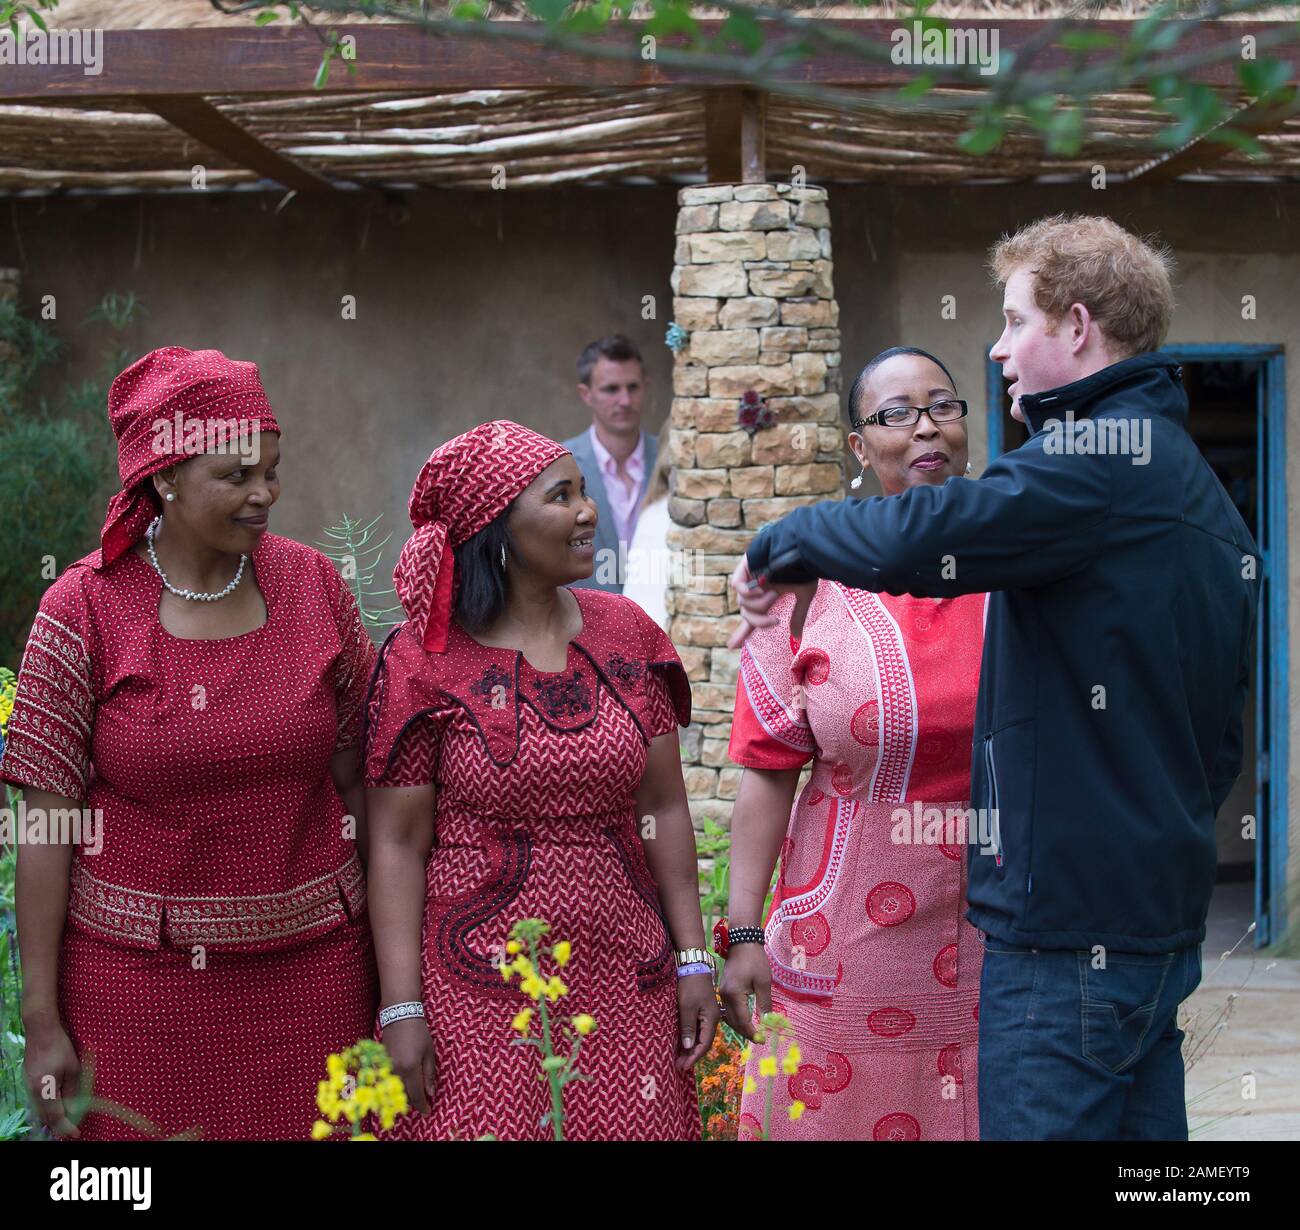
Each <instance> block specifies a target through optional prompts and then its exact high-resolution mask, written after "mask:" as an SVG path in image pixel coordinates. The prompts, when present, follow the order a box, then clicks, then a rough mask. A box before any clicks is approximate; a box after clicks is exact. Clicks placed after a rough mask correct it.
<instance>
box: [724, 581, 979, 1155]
mask: <svg viewBox="0 0 1300 1230" xmlns="http://www.w3.org/2000/svg"><path fill="white" fill-rule="evenodd" d="M985 602H986V595H984V594H970V595H966V596H963V597H960V598H952V599H941V600H935V599H931V598H915V597H912V596H910V595H903V596H901V597H895V596H892V595H889V594H872V593H867V592H866V591H864V590H856V589H848V588H846V587H845V586H843V585H839V584H837V583H835V582H830V581H823V582H821V583H820V584H819V585H818V587H817V593H816V596H815V598H814V599H813V602H812V605H811V607H810V608H809V611H808V615H807V618H806V619H805V622H804V629H803V637H802V639H801V640H800V641H798V642H795V641H794V639H793V637H791V635H790V613H791V611H792V609H793V605H794V598H793V596H792V595H786V596H784V597H782V598H781V599H780V601H779V602H778V603H777V605H776V606H775V607H774V608H773V610H774V611H775V612H776V613H777V614H778V615H779V616H781V617H782V618H780V619H779V620H778V622H777V623H776V624H774V625H772V626H770V627H768V628H763V629H760V630H758V631H756V632H755V633H753V634H752V635H751V636H750V638H749V640H748V642H746V645H745V648H744V650H743V651H742V653H741V657H740V672H739V680H738V683H737V689H736V715H735V722H734V724H733V726H732V734H731V747H730V754H731V758H732V759H733V760H734V761H735V762H736V763H737V764H741V765H746V766H753V767H755V768H765V769H788V768H798V767H802V766H803V765H806V764H808V763H809V762H811V764H812V776H811V778H810V780H809V781H808V783H807V785H806V786H805V787H804V789H803V790H802V791H801V792H800V793H799V796H798V797H797V799H796V800H795V804H794V808H793V810H792V812H791V816H790V827H789V831H788V834H787V837H786V841H785V843H784V845H783V847H782V851H781V863H780V877H779V880H778V884H777V888H776V891H775V893H774V894H773V900H772V908H771V910H770V912H769V914H768V917H767V919H766V920H765V932H766V948H767V954H768V958H769V960H770V962H771V965H772V983H773V986H772V999H773V1008H774V1009H775V1010H776V1011H779V1012H783V1013H785V1015H786V1016H788V1017H789V1018H790V1020H791V1022H792V1023H793V1026H794V1034H795V1039H796V1040H797V1042H798V1044H799V1048H800V1051H801V1054H802V1062H801V1064H800V1067H799V1071H798V1073H797V1074H796V1075H794V1076H789V1077H787V1076H784V1075H781V1076H778V1077H777V1079H776V1084H775V1090H774V1098H773V1109H772V1115H771V1122H770V1132H771V1135H772V1137H774V1138H777V1139H795V1140H799V1139H802V1140H972V1139H976V1138H977V1137H978V1134H979V1120H978V1113H977V1102H976V1088H975V1083H976V1077H977V1070H978V1064H977V1056H978V1050H977V1040H978V1036H979V1024H978V1004H979V976H980V963H981V957H982V951H981V948H980V944H979V939H978V936H977V934H976V931H975V929H974V928H973V927H972V926H971V925H970V923H968V922H967V921H966V919H965V917H964V914H965V910H966V846H965V845H964V844H962V840H963V838H962V836H961V832H962V830H961V829H960V828H957V829H956V830H955V832H954V831H949V832H947V833H945V832H944V830H943V827H942V825H939V826H934V827H932V828H931V830H930V834H929V835H930V836H931V837H932V838H933V839H934V840H930V841H925V840H923V841H921V842H919V843H918V842H915V841H913V840H912V838H914V837H915V836H917V835H918V831H917V825H916V824H914V822H913V819H912V817H913V815H914V811H913V809H914V805H915V803H916V802H917V801H921V802H922V804H923V806H924V807H927V808H939V809H942V810H943V812H944V814H945V816H946V814H947V809H949V808H962V809H964V808H966V807H968V806H969V795H970V757H971V737H972V730H973V724H974V718H975V693H976V689H977V687H978V684H979V668H980V657H981V654H982V652H983V642H984V608H985ZM898 809H902V810H901V811H898ZM896 812H897V813H898V814H896ZM904 814H905V815H906V817H907V822H906V827H905V829H900V828H899V827H898V826H899V821H900V819H902V818H903V816H904ZM933 818H934V816H933V814H931V815H930V816H928V817H927V816H926V815H925V813H922V819H923V820H924V819H930V820H933ZM953 818H954V821H958V820H959V817H957V816H954V817H953ZM737 820H742V821H743V817H737ZM904 832H905V833H906V835H907V837H908V839H909V840H908V841H907V842H902V841H899V840H896V837H897V836H899V835H901V834H902V833H904ZM977 833H978V828H977ZM919 835H921V836H922V837H925V836H926V832H925V829H924V827H922V828H921V829H920V833H919ZM946 836H956V837H957V840H956V841H955V842H950V843H944V842H943V841H942V840H941V838H943V837H946ZM766 1053H769V1052H766V1051H765V1050H763V1049H762V1048H759V1047H757V1046H756V1047H755V1048H754V1053H753V1057H752V1058H751V1061H750V1065H749V1068H748V1075H751V1076H753V1077H754V1078H755V1080H756V1081H757V1084H758V1088H757V1090H756V1092H754V1093H751V1094H747V1095H745V1097H744V1098H743V1099H742V1105H741V1123H740V1136H741V1138H742V1139H752V1138H755V1137H757V1136H758V1135H759V1134H760V1130H761V1125H762V1121H763V1113H764V1099H765V1096H766V1090H767V1081H766V1079H765V1078H763V1077H761V1076H760V1075H759V1071H758V1061H759V1059H760V1058H761V1057H762V1055H764V1054H766ZM795 1099H798V1100H799V1101H801V1102H802V1103H803V1104H804V1106H805V1110H804V1113H803V1115H802V1117H801V1118H800V1119H798V1120H797V1121H791V1120H790V1119H789V1116H788V1111H789V1108H790V1105H791V1103H792V1101H794V1100H795Z"/></svg>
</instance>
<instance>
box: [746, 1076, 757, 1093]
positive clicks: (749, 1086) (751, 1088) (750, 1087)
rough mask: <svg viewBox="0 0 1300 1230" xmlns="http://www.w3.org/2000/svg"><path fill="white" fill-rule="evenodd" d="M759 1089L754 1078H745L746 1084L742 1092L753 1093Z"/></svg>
mask: <svg viewBox="0 0 1300 1230" xmlns="http://www.w3.org/2000/svg"><path fill="white" fill-rule="evenodd" d="M757 1089H758V1082H757V1081H756V1080H755V1079H754V1078H753V1077H752V1076H747V1077H745V1084H744V1087H743V1090H742V1092H744V1093H753V1092H755V1091H756V1090H757Z"/></svg>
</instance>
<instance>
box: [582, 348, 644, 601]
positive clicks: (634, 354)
mask: <svg viewBox="0 0 1300 1230" xmlns="http://www.w3.org/2000/svg"><path fill="white" fill-rule="evenodd" d="M578 396H579V397H581V398H582V400H583V401H584V402H586V404H587V405H588V407H590V409H591V427H590V428H589V429H588V430H586V431H584V432H582V433H581V434H580V435H576V436H574V437H573V438H572V439H569V440H565V441H564V447H565V448H567V449H568V450H569V451H570V452H571V453H572V454H573V458H574V460H575V461H576V462H577V463H578V468H579V469H580V470H581V471H582V473H583V477H584V478H586V480H587V494H588V495H590V496H591V498H592V499H593V500H595V502H596V508H597V510H598V511H599V513H600V516H599V519H598V520H597V522H596V568H595V571H594V572H593V573H592V575H591V577H589V578H588V579H587V580H585V581H576V582H574V586H575V588H576V587H585V588H591V589H603V590H607V591H608V592H610V593H615V594H621V593H622V592H623V582H624V581H625V580H626V579H627V550H628V545H629V544H630V543H631V541H632V534H633V532H634V531H635V530H636V521H637V513H638V510H639V509H640V506H641V497H642V496H643V495H644V494H645V488H646V481H647V479H648V478H649V475H650V471H651V470H653V469H654V464H655V457H656V455H657V454H658V451H659V438H658V437H657V436H650V435H646V433H645V432H643V431H642V430H641V402H642V399H643V398H644V397H645V364H644V363H643V362H642V361H641V352H640V351H639V350H638V349H637V348H636V345H635V343H633V342H631V341H630V340H629V339H628V338H626V337H624V336H623V335H622V334H621V333H614V334H611V335H610V336H609V337H602V338H601V339H600V340H599V341H595V342H592V343H591V344H590V345H589V346H587V347H585V348H584V350H583V352H582V354H581V355H580V356H579V357H578Z"/></svg>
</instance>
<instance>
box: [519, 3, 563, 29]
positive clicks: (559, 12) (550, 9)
mask: <svg viewBox="0 0 1300 1230" xmlns="http://www.w3.org/2000/svg"><path fill="white" fill-rule="evenodd" d="M527 3H528V11H529V12H530V13H532V14H533V15H534V16H535V17H540V18H541V19H542V20H543V21H544V22H545V23H546V24H547V25H548V26H553V25H555V24H556V23H557V22H558V21H559V20H560V18H562V17H563V16H564V10H565V9H567V8H568V7H569V0H527Z"/></svg>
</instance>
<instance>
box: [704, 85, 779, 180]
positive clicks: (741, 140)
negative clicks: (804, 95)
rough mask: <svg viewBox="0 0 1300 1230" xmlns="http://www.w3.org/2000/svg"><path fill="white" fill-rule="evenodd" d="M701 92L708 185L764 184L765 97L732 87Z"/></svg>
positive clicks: (751, 91) (759, 91)
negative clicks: (702, 97) (702, 96)
mask: <svg viewBox="0 0 1300 1230" xmlns="http://www.w3.org/2000/svg"><path fill="white" fill-rule="evenodd" d="M702 93H703V95H704V146H705V175H706V176H707V177H708V180H709V183H711V184H739V183H745V184H761V183H765V182H766V180H767V163H766V150H767V139H766V134H765V133H764V120H765V117H766V114H767V104H766V98H767V96H766V95H765V94H764V93H763V92H762V91H761V90H743V89H735V88H734V87H733V88H731V89H709V90H704V91H702Z"/></svg>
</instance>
